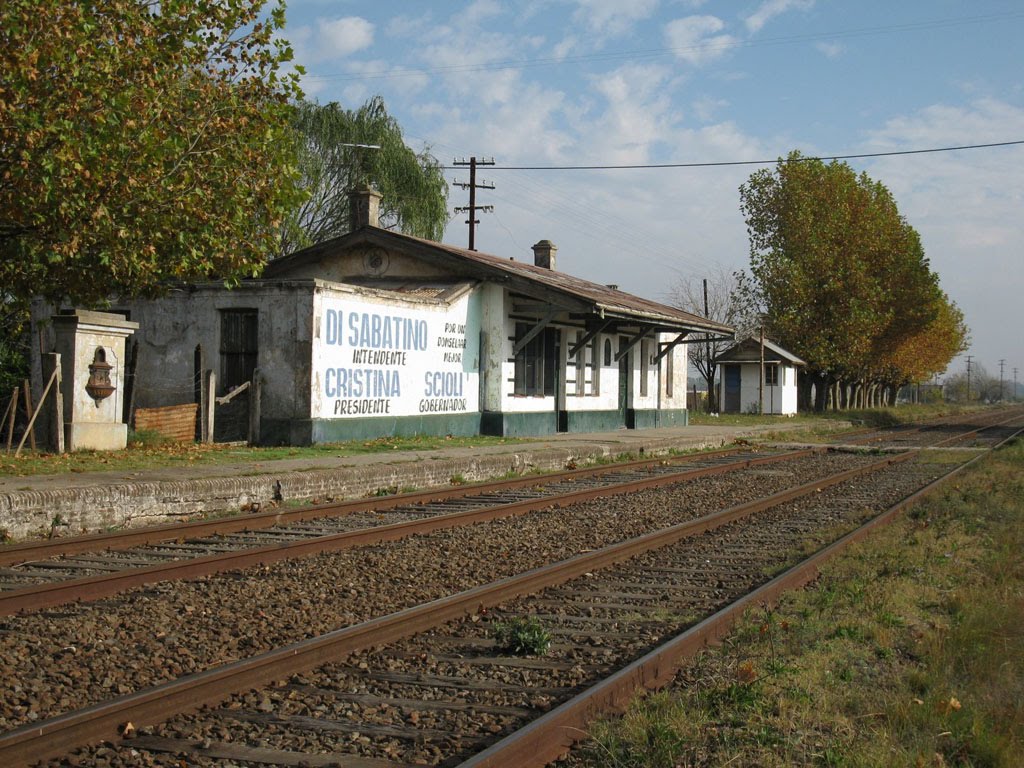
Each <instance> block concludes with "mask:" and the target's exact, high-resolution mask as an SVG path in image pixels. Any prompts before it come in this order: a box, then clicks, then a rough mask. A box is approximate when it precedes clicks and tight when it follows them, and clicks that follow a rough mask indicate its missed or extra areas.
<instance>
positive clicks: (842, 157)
mask: <svg viewBox="0 0 1024 768" xmlns="http://www.w3.org/2000/svg"><path fill="white" fill-rule="evenodd" d="M1020 144H1024V139H1022V140H1019V141H999V142H993V143H991V144H963V145H961V146H957V147H932V148H929V149H904V150H899V151H894V152H864V153H861V154H855V155H819V156H817V157H799V158H797V162H808V161H811V160H854V159H858V158H868V157H895V156H897V155H924V154H932V153H936V152H958V151H960V150H965V149H991V148H993V147H1012V146H1017V145H1020ZM780 159H781V158H776V159H774V160H723V161H719V162H712V163H648V164H635V165H502V166H495V167H494V170H496V171H622V170H641V169H642V170H651V169H658V168H719V167H725V166H733V165H775V163H778V162H779V161H780ZM442 167H443V168H445V169H446V170H448V168H447V167H446V166H442Z"/></svg>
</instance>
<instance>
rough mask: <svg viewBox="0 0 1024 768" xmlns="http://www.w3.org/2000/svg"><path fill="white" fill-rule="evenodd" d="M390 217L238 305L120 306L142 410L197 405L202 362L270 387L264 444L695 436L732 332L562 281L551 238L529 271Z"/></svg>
mask: <svg viewBox="0 0 1024 768" xmlns="http://www.w3.org/2000/svg"><path fill="white" fill-rule="evenodd" d="M378 204H379V195H377V193H376V192H373V191H372V190H364V191H362V192H360V193H358V194H357V195H355V196H353V198H352V215H353V225H354V226H353V229H352V231H351V232H349V233H348V234H346V235H344V236H341V237H338V238H335V239H333V240H329V241H327V242H323V243H320V244H318V245H315V246H312V247H310V248H306V249H304V250H301V251H298V252H295V253H293V254H290V255H288V256H284V257H281V258H278V259H275V260H274V261H272V262H270V263H269V264H268V265H267V267H266V268H265V270H264V272H263V274H262V275H261V277H260V278H258V279H252V280H244V281H242V283H241V284H240V285H238V286H236V287H234V288H231V289H230V290H229V289H227V288H225V286H224V285H223V284H222V283H217V282H211V283H200V284H188V285H182V286H179V287H176V288H175V289H173V290H172V291H170V292H169V293H168V294H166V295H165V296H163V297H161V298H155V299H145V300H134V301H130V302H121V303H115V304H114V306H113V309H112V310H111V311H112V312H117V313H119V314H121V315H122V316H123V317H125V318H127V319H128V320H130V321H131V322H132V323H133V324H137V325H138V329H137V330H136V331H135V334H134V341H135V343H137V345H138V356H139V357H138V365H137V368H136V371H135V377H134V379H135V381H134V396H133V397H134V405H135V406H136V407H139V408H152V407H158V406H168V405H174V404H176V403H183V402H189V401H191V399H192V394H193V391H194V389H195V376H196V371H195V368H196V360H197V356H196V350H197V348H201V349H202V350H203V355H204V356H205V363H204V364H205V365H206V366H208V367H209V368H210V369H212V370H213V371H214V372H215V374H216V382H217V383H216V390H217V394H218V395H223V394H225V393H228V392H230V391H232V390H233V389H235V388H237V387H238V386H239V385H241V384H243V383H244V382H247V381H250V380H252V379H253V378H254V377H256V378H258V380H259V382H260V391H261V393H262V394H261V397H260V407H259V419H258V435H259V442H261V443H264V444H293V445H305V444H312V443H324V442H333V441H338V440H351V439H370V438H375V437H384V436H396V435H413V434H432V435H447V434H451V435H459V436H464V435H474V434H488V435H504V436H527V435H545V434H553V433H556V432H580V431H604V430H612V429H617V428H641V427H657V426H667V425H682V424H686V423H687V411H686V382H687V354H686V349H687V347H686V343H687V341H688V340H690V341H692V340H694V339H696V338H700V339H703V338H704V337H705V334H711V335H712V336H713V337H716V338H731V337H732V329H731V328H730V327H728V326H726V325H722V324H720V323H716V322H712V321H710V320H707V319H705V318H702V317H699V316H696V315H693V314H690V313H687V312H683V311H681V310H679V309H676V308H673V307H669V306H665V305H662V304H659V303H656V302H653V301H648V300H646V299H643V298H639V297H637V296H632V295H630V294H628V293H625V292H623V291H619V290H617V289H616V288H614V287H609V286H604V285H598V284H595V283H591V282H588V281H586V280H582V279H580V278H576V277H573V276H571V275H567V274H565V273H562V272H559V271H558V270H557V268H556V253H557V249H556V247H555V245H553V244H552V243H551V242H550V241H547V240H541V241H540V242H538V243H537V244H536V245H534V246H533V255H532V256H533V258H532V259H531V260H530V262H529V263H527V262H524V261H517V260H512V259H508V258H501V257H498V256H493V255H488V254H485V253H480V252H477V251H473V250H466V249H462V248H457V247H454V246H451V245H445V244H442V243H437V242H433V241H429V240H424V239H420V238H416V237H411V236H409V235H404V234H400V233H396V232H392V231H389V230H386V229H382V228H380V227H379V226H377V223H378V221H377V211H378Z"/></svg>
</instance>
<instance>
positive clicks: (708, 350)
mask: <svg viewBox="0 0 1024 768" xmlns="http://www.w3.org/2000/svg"><path fill="white" fill-rule="evenodd" d="M704 317H706V318H708V320H710V319H711V316H710V315H709V314H708V281H707V278H705V279H704ZM704 356H705V358H706V362H705V365H706V366H707V369H706V370H707V372H708V413H712V412H714V411H718V410H719V409H718V408H714V409H712V407H711V404H712V402H714V400H717V398H716V397H715V393H714V392H713V391H712V390H714V386H713V384H714V380H715V377H714V376H712V375H711V374H712V371H714V368H712V367H711V339H710V337H709V338H708V339H707V341H706V342H705V343H704Z"/></svg>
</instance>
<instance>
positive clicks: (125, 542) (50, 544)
mask: <svg viewBox="0 0 1024 768" xmlns="http://www.w3.org/2000/svg"><path fill="white" fill-rule="evenodd" d="M743 450H747V449H743V448H725V449H722V450H717V451H706V452H703V453H693V454H687V455H685V456H676V457H657V458H651V459H638V460H635V461H627V462H622V463H618V464H604V465H601V466H597V467H585V468H583V469H573V470H568V471H565V472H556V473H552V474H546V475H530V476H527V477H518V478H514V479H511V480H497V481H487V482H482V483H470V484H467V485H460V486H457V487H447V488H433V489H430V490H426V491H412V492H410V493H398V494H394V495H391V496H375V497H372V498H362V499H353V500H351V501H343V502H336V503H330V504H319V505H313V506H307V507H299V508H297V509H291V510H268V511H266V512H256V513H253V514H241V515H237V516H234V517H228V518H219V519H216V520H196V521H193V522H189V523H168V524H165V525H153V526H147V527H145V528H140V529H138V530H128V531H117V532H114V533H93V534H87V535H85V536H75V537H74V538H68V539H57V540H49V541H32V542H23V543H20V544H11V545H9V546H6V547H3V548H2V549H0V566H10V565H18V564H19V563H25V562H29V561H32V560H43V559H47V558H51V557H57V556H60V555H75V554H80V553H82V552H90V551H93V552H94V551H97V550H100V549H129V548H131V547H137V546H141V545H144V544H156V543H159V542H161V541H173V540H176V539H181V538H187V539H192V538H202V537H204V536H213V535H218V534H231V533H239V532H242V531H255V530H259V529H261V528H269V527H271V526H274V525H281V524H287V523H296V522H302V521H305V520H313V519H316V518H322V517H340V516H342V515H347V514H351V513H352V512H364V511H370V510H373V511H386V510H389V509H394V508H395V507H401V506H406V505H413V504H426V503H429V502H434V501H446V500H449V499H461V498H464V497H466V496H472V495H473V494H478V493H489V492H493V491H504V490H514V489H516V488H522V487H524V486H525V487H528V486H532V485H540V484H546V483H557V482H562V481H566V480H574V479H580V478H585V477H595V476H599V475H603V474H608V473H609V472H618V471H621V470H630V469H640V468H643V467H650V466H655V465H658V464H664V463H666V462H668V463H681V464H682V463H686V462H689V461H697V460H700V459H705V458H714V457H719V456H729V455H730V454H735V453H740V452H741V451H743ZM820 450H825V448H824V447H823V448H821V449H820ZM791 455H792V456H794V457H795V456H797V455H798V454H797V453H792V454H791Z"/></svg>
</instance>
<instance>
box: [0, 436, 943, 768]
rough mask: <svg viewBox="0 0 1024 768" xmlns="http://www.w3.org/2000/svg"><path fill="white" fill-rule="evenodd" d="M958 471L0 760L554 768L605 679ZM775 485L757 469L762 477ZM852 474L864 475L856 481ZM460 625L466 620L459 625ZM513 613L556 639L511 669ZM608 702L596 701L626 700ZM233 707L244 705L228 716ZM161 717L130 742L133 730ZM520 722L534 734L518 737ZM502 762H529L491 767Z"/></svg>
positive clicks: (20, 739)
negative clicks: (550, 757)
mask: <svg viewBox="0 0 1024 768" xmlns="http://www.w3.org/2000/svg"><path fill="white" fill-rule="evenodd" d="M955 457H956V454H953V453H950V454H945V455H942V454H940V455H939V458H938V459H934V458H933V459H931V460H930V461H927V462H922V461H914V460H913V457H912V455H911V454H910V453H903V454H894V455H890V456H886V457H885V458H884V459H881V460H878V459H877V458H876V457H871V459H870V460H864V459H862V460H861V461H860V464H859V466H856V467H854V468H853V469H848V470H845V471H844V472H842V473H839V474H838V475H833V476H831V477H829V478H827V479H826V478H819V479H815V480H813V481H812V482H810V483H801V484H798V485H797V486H796V487H794V488H789V489H786V490H784V491H779V492H777V493H775V494H770V495H769V496H768V497H767V498H761V499H754V500H751V501H749V502H746V503H743V504H739V505H735V506H733V507H730V508H727V509H724V510H721V511H718V512H715V513H712V514H710V515H704V516H700V517H696V516H695V517H693V518H691V519H688V520H685V521H684V522H679V523H676V524H674V525H667V526H663V527H661V528H658V529H657V530H654V531H650V532H647V533H643V534H641V535H639V536H634V537H633V538H630V539H627V540H625V541H619V542H616V543H613V544H610V545H607V546H603V547H600V548H595V549H594V550H593V551H588V552H583V553H581V554H577V555H575V556H572V557H568V558H563V559H561V560H557V561H556V562H553V563H549V564H547V565H544V566H541V567H539V568H533V569H531V570H527V571H525V572H520V573H518V574H517V575H513V576H509V577H506V578H504V579H499V580H497V581H495V582H493V583H489V584H483V585H480V586H477V587H474V588H472V589H469V590H466V591H464V592H462V593H459V594H456V595H451V596H448V597H442V598H440V599H437V600H434V601H432V602H429V603H426V604H422V605H415V606H411V607H408V608H405V609H404V610H400V611H397V612H395V613H391V614H388V615H385V616H379V617H376V618H373V619H370V620H369V621H364V622H360V623H356V624H352V625H351V626H348V627H345V628H343V629H340V630H336V631H335V632H330V633H326V634H324V635H321V636H317V637H313V638H309V639H307V640H303V641H301V642H299V643H294V644H291V645H286V646H283V647H281V648H278V649H276V650H273V651H270V652H268V653H265V654H261V655H260V656H257V657H255V658H252V659H245V660H241V661H238V662H235V663H233V664H228V665H224V666H221V667H216V668H213V669H208V670H206V671H203V672H200V673H198V674H195V675H190V676H185V677H183V678H181V679H177V680H172V681H169V682H166V683H163V684H160V685H157V686H153V687H151V688H148V689H142V690H137V691H135V692H134V693H131V694H128V695H126V696H122V697H119V698H115V699H113V700H110V701H107V702H105V703H97V704H95V705H94V706H92V707H91V708H87V709H86V710H85V711H72V712H68V713H66V714H64V715H61V716H57V717H54V718H49V719H45V720H43V721H40V722H36V723H35V724H33V725H31V726H25V727H23V728H18V729H14V730H12V731H9V732H8V733H6V734H4V735H3V736H2V737H0V759H2V760H6V761H7V763H9V764H25V763H26V762H29V761H30V760H31V759H33V758H36V757H39V756H41V755H55V754H64V753H65V752H66V751H67V750H69V749H71V748H73V747H74V746H76V745H79V744H82V743H86V742H90V741H95V740H98V739H108V740H111V741H113V742H115V746H111V747H103V748H99V749H92V750H86V751H83V752H80V753H78V754H77V755H76V756H75V757H73V758H72V760H78V761H79V762H80V764H82V765H146V764H168V765H171V764H175V765H176V764H179V763H178V762H175V761H179V760H182V759H184V760H186V761H187V764H189V765H221V764H238V763H239V762H245V763H253V762H254V763H259V762H262V763H264V764H268V763H269V764H275V765H302V764H307V765H329V764H335V763H337V764H339V765H383V764H409V763H413V762H419V761H423V760H427V761H429V762H433V763H444V764H455V763H457V762H459V761H462V760H468V761H469V762H468V763H467V764H470V765H477V764H479V765H520V764H522V765H527V764H542V763H539V762H536V760H533V759H531V761H530V762H519V760H520V757H521V756H522V755H525V754H529V755H531V756H532V758H536V759H537V760H539V759H541V756H542V755H545V754H548V752H544V751H539V746H538V744H541V743H543V744H544V745H546V746H545V749H546V750H548V751H550V748H551V746H550V745H551V744H558V745H562V746H558V749H561V748H562V747H563V746H564V742H565V732H564V730H563V731H559V733H560V734H561V735H560V736H558V737H557V738H556V737H555V736H552V735H550V733H549V734H548V735H545V736H542V737H539V736H536V734H537V733H540V731H539V730H538V726H537V725H536V723H541V722H542V721H546V720H550V719H551V718H552V717H553V716H554V715H555V713H557V712H563V713H564V712H565V711H566V710H565V708H566V707H569V708H570V709H572V708H573V707H575V708H577V709H579V708H580V707H582V708H583V709H587V708H590V707H592V703H590V704H583V705H579V704H576V705H571V704H570V702H572V701H574V700H575V699H574V698H573V697H574V696H575V695H577V694H579V692H580V690H581V687H586V688H587V690H592V689H593V690H606V689H607V686H608V684H607V683H606V682H602V681H606V680H607V679H609V676H611V677H614V678H622V677H623V676H625V678H628V679H634V678H639V679H641V680H648V679H654V678H657V677H659V675H664V674H666V672H665V671H664V669H663V670H661V671H660V672H658V673H657V674H655V672H652V671H651V670H650V669H649V668H648V667H647V666H644V665H646V664H648V661H649V660H648V661H645V662H643V663H641V662H640V660H639V659H641V658H643V654H644V653H645V652H650V653H655V657H654V658H655V661H654V662H653V663H654V664H655V666H656V667H657V666H659V665H660V666H661V667H665V669H667V666H666V665H665V664H664V663H663V661H659V660H660V659H661V656H660V655H658V654H662V653H667V652H663V651H649V649H650V648H651V646H652V645H654V644H657V643H659V642H661V640H662V639H664V638H666V637H670V636H673V635H678V633H679V632H680V630H683V629H685V627H687V626H688V625H691V624H693V623H694V622H698V621H700V620H701V619H702V618H703V617H705V616H708V615H709V614H711V615H712V616H718V614H717V613H715V611H720V610H722V606H723V605H729V604H733V603H734V601H735V600H736V599H737V598H741V596H742V595H743V594H750V590H751V589H752V588H754V589H762V588H761V587H758V586H757V585H758V584H762V583H764V582H765V581H766V580H767V579H768V578H769V575H770V574H772V573H775V572H777V571H779V569H781V568H784V567H785V566H786V565H787V564H789V563H790V562H791V561H793V559H794V558H795V557H796V556H797V553H798V552H799V551H800V550H801V548H802V547H805V546H807V542H808V541H809V540H811V541H813V542H814V543H815V544H820V543H822V542H824V541H827V540H829V539H830V538H833V537H834V536H835V535H838V533H839V532H845V531H848V530H850V529H852V528H854V527H855V526H857V525H858V524H859V523H861V522H862V521H863V519H864V518H866V517H871V516H874V515H876V514H878V513H879V512H881V511H882V510H884V509H887V508H890V507H891V506H892V505H893V504H894V503H896V502H898V501H899V500H900V499H903V498H906V497H907V496H908V495H911V494H913V493H914V492H915V491H916V490H917V489H918V488H920V487H921V486H922V485H925V484H927V483H928V482H930V481H932V480H934V479H935V478H937V477H938V476H940V475H942V474H944V473H946V472H947V471H949V469H950V468H951V466H952V465H951V464H947V463H944V462H947V461H948V462H952V461H953V460H954V459H955ZM772 471H774V470H772V469H763V470H761V472H762V475H761V477H762V479H764V480H767V479H768V478H770V477H771V475H770V474H768V473H770V472H772ZM856 474H863V475H864V477H863V478H861V479H855V478H854V477H853V476H854V475H856ZM748 482H749V480H748ZM783 485H784V484H783ZM681 487H683V488H687V487H689V486H681ZM648 493H655V492H648ZM657 493H662V494H666V493H668V489H660V490H659V491H657ZM641 495H642V494H641ZM613 498H614V500H616V501H615V503H617V504H619V505H620V506H621V507H622V509H623V514H625V511H626V510H627V509H629V507H628V506H622V505H628V504H632V505H633V506H632V510H633V511H632V512H631V514H637V512H636V508H637V505H638V504H639V505H640V506H641V507H643V505H644V504H649V503H650V500H649V499H646V498H645V499H644V500H639V499H638V496H636V495H635V496H633V497H624V496H616V497H613ZM627 499H631V500H632V501H629V502H627V501H625V500H627ZM602 503H603V504H605V505H607V504H609V503H611V502H610V500H604V501H603V502H602ZM561 511H562V512H565V511H566V510H561ZM743 521H746V522H745V523H744V522H743ZM751 523H752V524H751ZM787 578H792V577H787ZM544 590H547V591H544ZM753 594H759V593H757V592H755V593H753ZM517 601H518V602H517ZM482 607H483V609H484V610H481V608H482ZM467 614H469V615H470V618H469V619H465V618H463V617H464V616H466V615H467ZM524 615H531V616H535V617H540V618H541V620H542V621H543V622H544V624H545V626H547V627H548V628H549V631H550V632H551V634H552V635H553V636H554V637H555V641H556V642H555V645H554V647H553V649H552V653H551V654H550V655H548V656H545V657H543V658H540V659H519V658H515V657H510V656H508V655H507V654H502V653H498V652H496V650H495V648H494V645H493V641H492V639H491V637H490V635H491V632H490V628H492V627H493V625H494V623H495V622H496V621H498V620H500V619H502V618H514V617H519V616H524ZM708 621H711V620H710V619H707V620H704V621H703V622H700V623H699V624H697V626H698V627H700V626H705V625H707V626H711V627H712V628H714V627H718V626H720V625H719V624H718V623H715V622H718V621H720V620H718V619H716V620H714V621H713V622H712V624H710V625H708ZM721 621H724V619H722V620H721ZM694 631H695V630H693V629H691V630H687V631H686V632H684V634H683V635H679V636H680V637H684V636H688V635H692V633H693V632H694ZM713 631H718V630H715V629H713ZM417 633H419V634H417ZM411 635H416V636H415V637H410V636H411ZM694 637H696V635H694ZM704 639H706V636H704ZM676 642H677V643H678V641H676ZM687 642H698V641H694V640H691V641H687ZM699 642H703V640H700V641H699ZM371 648H379V649H380V650H377V651H370V650H369V649H371ZM353 654H355V655H353ZM325 663H326V664H327V666H324V664H325ZM638 664H639V665H640V666H637V665H638ZM615 670H619V671H618V672H616V671H615ZM630 670H631V671H630ZM251 689H254V690H251ZM609 690H610V689H609ZM614 690H615V691H617V692H616V693H614V694H601V695H602V696H605V695H607V696H610V697H611V698H612V699H616V698H621V697H622V696H623V695H624V694H623V693H622V691H621V690H620V689H618V688H615V689H614ZM231 691H243V693H240V694H237V695H235V696H234V697H232V698H230V699H227V700H226V703H225V697H226V696H227V695H228V694H229V693H230V692H231ZM203 703H206V704H208V707H207V708H206V709H203V710H201V711H200V712H199V713H198V714H192V715H178V716H177V717H173V715H174V714H175V713H177V712H180V711H182V710H188V709H194V708H195V707H196V706H198V705H199V704H203ZM545 713H547V714H545ZM168 717H172V719H171V720H169V721H167V722H165V723H163V724H162V725H160V726H159V727H156V728H152V727H146V728H145V730H143V731H141V732H139V726H143V725H145V724H149V723H158V722H161V721H164V720H165V719H166V718H168ZM559 717H562V715H559ZM129 721H130V722H132V723H134V724H135V728H130V729H128V732H129V734H133V733H134V735H135V738H132V739H127V740H124V741H118V739H117V737H116V735H115V734H116V733H117V729H118V727H119V726H121V727H123V726H124V725H125V724H126V723H127V722H129ZM529 721H535V724H534V725H531V726H528V727H527V728H526V729H525V730H523V731H520V727H521V726H522V725H523V724H524V723H526V722H529ZM558 722H560V723H561V722H563V721H562V720H559V721H558ZM565 727H566V726H565V725H564V724H563V725H558V726H556V730H557V729H558V728H562V729H564V728H565ZM573 727H577V726H573ZM513 732H515V733H533V734H534V736H530V737H524V736H510V737H509V739H510V741H511V742H512V743H519V744H520V745H521V744H523V743H527V744H529V745H530V746H528V747H525V748H524V747H522V746H519V747H507V746H506V747H501V746H500V744H504V743H505V740H503V741H502V742H499V744H496V745H493V746H490V747H487V746H486V745H487V744H489V743H490V742H493V741H495V740H496V739H497V738H498V737H499V736H503V735H506V734H511V733H513ZM523 739H527V741H525V742H524V741H522V740H523ZM531 739H532V741H531ZM538 739H539V741H538ZM481 748H483V749H484V751H482V752H481V751H480V750H481ZM499 748H500V749H501V750H505V749H513V750H515V749H519V750H523V749H525V750H526V752H515V751H513V752H504V751H500V752H496V751H495V750H499ZM41 750H42V751H41ZM474 753H477V756H476V757H473V756H472V755H473V754H474ZM161 754H164V755H165V757H160V755H161ZM510 755H516V757H514V758H511V757H509V756H510ZM543 759H547V758H543ZM162 761H166V762H162ZM225 761H226V762H225ZM7 763H5V764H7Z"/></svg>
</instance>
